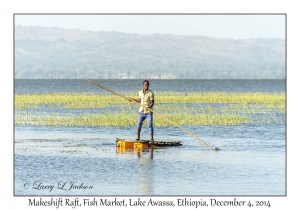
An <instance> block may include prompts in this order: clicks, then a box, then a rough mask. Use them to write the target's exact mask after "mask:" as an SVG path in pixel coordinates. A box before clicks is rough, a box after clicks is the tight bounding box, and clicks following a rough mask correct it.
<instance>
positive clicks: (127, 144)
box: [116, 138, 182, 149]
mask: <svg viewBox="0 0 300 210" xmlns="http://www.w3.org/2000/svg"><path fill="white" fill-rule="evenodd" d="M116 146H117V147H121V148H124V149H133V148H149V147H170V146H182V144H181V141H168V140H161V141H148V140H139V141H137V140H128V139H120V138H116Z"/></svg>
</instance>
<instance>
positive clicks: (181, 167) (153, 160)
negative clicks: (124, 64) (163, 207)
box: [14, 80, 286, 196]
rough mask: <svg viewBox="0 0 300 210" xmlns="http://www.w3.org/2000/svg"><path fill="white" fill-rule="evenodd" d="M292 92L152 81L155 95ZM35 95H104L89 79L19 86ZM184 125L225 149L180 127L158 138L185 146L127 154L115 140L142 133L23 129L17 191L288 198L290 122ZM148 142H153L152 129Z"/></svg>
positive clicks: (265, 85) (273, 86)
mask: <svg viewBox="0 0 300 210" xmlns="http://www.w3.org/2000/svg"><path fill="white" fill-rule="evenodd" d="M96 81H97V82H99V83H100V84H102V85H104V86H106V87H108V88H110V89H112V90H115V91H118V92H126V91H137V92H138V91H139V90H140V89H142V85H141V84H142V80H96ZM285 88H286V87H285V81H284V80H166V81H165V80H153V81H150V89H152V90H153V91H182V92H189V91H226V92H285ZM33 92H34V93H36V92H38V93H42V92H96V93H99V94H102V93H104V91H103V90H101V89H100V88H98V87H95V86H93V85H91V84H90V83H88V82H87V80H15V93H33ZM183 127H185V128H186V129H187V130H189V131H190V132H192V133H194V134H195V135H196V136H198V137H200V138H201V139H202V140H204V141H205V142H207V143H208V144H209V145H211V146H213V147H219V148H220V149H221V150H220V151H218V152H216V151H211V150H209V149H208V148H207V147H206V146H205V145H203V144H202V143H201V142H199V141H198V140H196V139H194V138H193V137H191V136H189V135H188V134H187V133H185V132H183V131H182V130H180V129H179V128H177V127H166V128H155V137H156V138H155V139H156V140H181V141H182V144H183V146H181V147H168V148H157V149H154V150H151V149H146V150H143V151H138V150H126V151H119V150H118V149H117V148H116V147H115V138H116V137H118V138H127V139H133V138H135V127H129V128H121V127H117V128H116V127H47V126H46V127H42V126H40V127H38V126H16V127H15V144H14V145H15V160H14V169H15V170H14V176H15V179H14V180H15V192H14V193H15V195H138V196H140V195H258V196H259V195H285V194H286V168H285V167H286V162H285V161H286V127H285V124H268V125H264V124H259V125H235V126H183ZM141 136H142V138H144V139H148V138H149V133H148V130H147V128H143V129H142V132H141ZM72 183H74V184H73V185H72ZM49 186H54V188H53V189H51V187H49ZM71 186H73V188H71ZM74 186H75V187H74ZM76 186H77V188H76ZM80 186H85V187H86V189H78V188H80Z"/></svg>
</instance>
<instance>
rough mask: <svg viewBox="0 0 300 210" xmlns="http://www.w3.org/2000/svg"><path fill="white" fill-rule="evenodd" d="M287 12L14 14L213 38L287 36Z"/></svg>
mask: <svg viewBox="0 0 300 210" xmlns="http://www.w3.org/2000/svg"><path fill="white" fill-rule="evenodd" d="M285 21H286V15H284V14H278V15H267V14H266V15H241V14H240V15H238V14H235V15H218V14H216V15H204V14H197V15H195V14H189V15H182V14H177V15H176V14H174V15H156V14H152V15H145V14H143V15H141V14H136V15H121V14H110V15H103V14H99V15H67V14H66V15H56V14H53V15H23V14H22V15H19V14H15V15H14V23H15V25H20V26H33V27H34V26H38V27H58V28H61V29H80V30H83V31H111V32H112V31H114V32H120V33H131V34H132V33H133V34H141V35H150V34H170V35H187V36H206V37H211V38H229V39H255V38H278V39H285V36H286V24H285Z"/></svg>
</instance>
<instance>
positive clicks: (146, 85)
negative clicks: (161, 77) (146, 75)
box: [143, 80, 149, 91]
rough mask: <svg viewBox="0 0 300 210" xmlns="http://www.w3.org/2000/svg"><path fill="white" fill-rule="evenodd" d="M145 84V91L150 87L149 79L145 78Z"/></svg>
mask: <svg viewBox="0 0 300 210" xmlns="http://www.w3.org/2000/svg"><path fill="white" fill-rule="evenodd" d="M143 86H144V90H145V91H146V90H148V88H149V81H148V80H144V82H143Z"/></svg>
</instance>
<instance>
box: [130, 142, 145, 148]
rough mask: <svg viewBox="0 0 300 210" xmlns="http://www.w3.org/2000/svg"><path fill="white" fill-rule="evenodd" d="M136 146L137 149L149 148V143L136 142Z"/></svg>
mask: <svg viewBox="0 0 300 210" xmlns="http://www.w3.org/2000/svg"><path fill="white" fill-rule="evenodd" d="M133 146H134V148H136V149H147V148H148V144H147V143H144V144H143V143H139V142H136V143H134V145H133Z"/></svg>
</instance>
